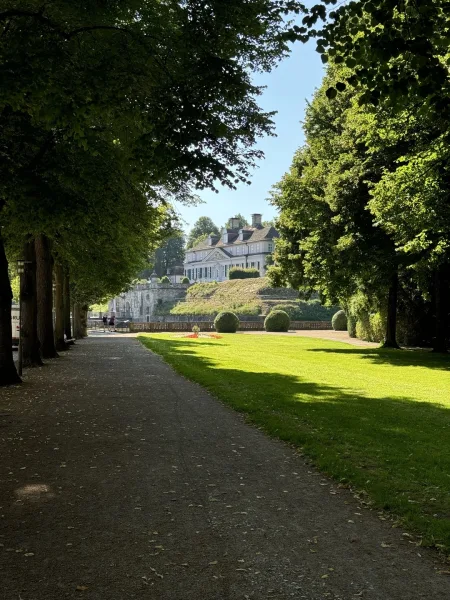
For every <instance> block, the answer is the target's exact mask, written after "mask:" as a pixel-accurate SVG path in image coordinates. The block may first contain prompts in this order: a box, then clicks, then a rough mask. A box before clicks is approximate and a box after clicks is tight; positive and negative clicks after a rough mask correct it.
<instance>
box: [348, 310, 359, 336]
mask: <svg viewBox="0 0 450 600" xmlns="http://www.w3.org/2000/svg"><path fill="white" fill-rule="evenodd" d="M356 322H357V321H356V317H355V316H353V315H347V331H348V335H349V336H350V337H351V338H355V337H356Z"/></svg>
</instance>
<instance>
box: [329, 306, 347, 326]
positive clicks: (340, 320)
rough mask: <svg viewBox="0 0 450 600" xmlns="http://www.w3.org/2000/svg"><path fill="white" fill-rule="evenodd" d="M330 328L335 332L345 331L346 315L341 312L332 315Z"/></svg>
mask: <svg viewBox="0 0 450 600" xmlns="http://www.w3.org/2000/svg"><path fill="white" fill-rule="evenodd" d="M331 326H332V327H333V329H334V330H335V331H347V315H346V314H345V312H344V311H343V310H338V311H337V313H334V315H333V318H332V319H331Z"/></svg>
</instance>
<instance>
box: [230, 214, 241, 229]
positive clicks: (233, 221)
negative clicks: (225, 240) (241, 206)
mask: <svg viewBox="0 0 450 600" xmlns="http://www.w3.org/2000/svg"><path fill="white" fill-rule="evenodd" d="M229 226H230V229H239V219H236V217H231V219H230V220H229Z"/></svg>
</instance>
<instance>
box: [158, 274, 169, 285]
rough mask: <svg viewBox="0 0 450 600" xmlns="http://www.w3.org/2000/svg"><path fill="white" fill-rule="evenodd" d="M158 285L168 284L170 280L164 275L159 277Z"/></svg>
mask: <svg viewBox="0 0 450 600" xmlns="http://www.w3.org/2000/svg"><path fill="white" fill-rule="evenodd" d="M159 283H170V279H169V278H168V277H167V275H164V277H161V279H160V280H159Z"/></svg>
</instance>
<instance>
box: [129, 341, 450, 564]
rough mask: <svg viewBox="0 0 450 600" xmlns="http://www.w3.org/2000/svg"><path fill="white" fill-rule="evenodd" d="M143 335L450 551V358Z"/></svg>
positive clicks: (181, 367) (190, 374) (187, 371)
mask: <svg viewBox="0 0 450 600" xmlns="http://www.w3.org/2000/svg"><path fill="white" fill-rule="evenodd" d="M139 339H140V341H141V342H142V343H143V344H144V345H145V346H146V347H147V348H149V349H150V350H152V351H154V352H156V353H158V354H160V355H161V356H162V357H163V358H164V359H165V360H166V361H167V362H168V363H169V364H170V365H172V366H173V367H174V368H175V369H176V370H177V371H178V372H180V373H181V374H183V375H185V376H186V377H187V378H189V379H191V380H193V381H196V382H198V383H200V384H201V385H203V386H204V387H205V388H207V389H208V390H210V391H211V392H212V393H213V394H214V395H215V396H217V397H218V398H220V399H221V400H223V401H224V402H226V403H227V404H229V405H230V406H231V407H233V408H234V409H236V410H238V411H241V412H243V413H246V414H247V417H248V419H249V421H251V422H252V423H254V424H256V425H258V426H259V427H262V428H263V429H264V430H265V431H266V432H267V433H269V434H270V435H272V436H274V437H278V438H280V439H282V440H285V441H288V442H290V443H293V444H295V445H297V446H299V447H302V449H303V451H304V453H305V454H307V455H308V456H310V457H311V458H312V459H313V460H314V462H315V464H316V465H317V467H318V468H319V469H321V470H322V471H323V472H325V473H327V474H329V475H331V476H333V477H334V478H335V479H337V480H338V481H342V482H346V483H350V484H352V485H353V486H355V488H357V489H358V490H360V491H361V493H364V494H366V495H367V497H368V498H369V499H370V501H371V502H372V503H373V504H374V505H375V506H376V507H379V508H382V509H384V510H389V511H392V513H393V514H395V515H398V516H399V517H401V519H402V521H403V523H404V525H405V526H406V527H409V528H410V529H411V530H413V531H416V532H417V533H419V534H420V535H421V536H423V543H424V544H426V545H434V546H436V547H438V548H440V549H442V550H444V551H445V552H447V553H449V552H450V411H449V408H450V360H449V358H448V357H443V356H437V355H434V354H431V353H427V352H409V351H398V350H397V351H396V350H382V349H373V348H370V349H369V348H353V347H350V346H348V345H346V344H342V343H338V342H329V341H323V340H318V339H313V338H301V337H289V336H265V335H236V334H228V335H224V336H223V338H222V339H219V340H212V339H205V338H199V339H197V340H196V339H185V338H179V337H178V338H176V337H174V336H173V335H161V334H149V335H141V336H139Z"/></svg>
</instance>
